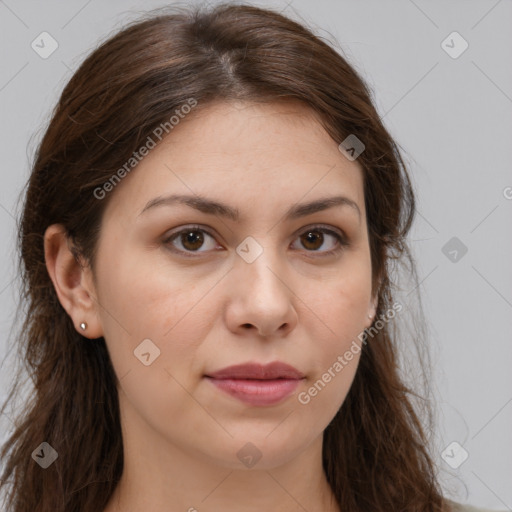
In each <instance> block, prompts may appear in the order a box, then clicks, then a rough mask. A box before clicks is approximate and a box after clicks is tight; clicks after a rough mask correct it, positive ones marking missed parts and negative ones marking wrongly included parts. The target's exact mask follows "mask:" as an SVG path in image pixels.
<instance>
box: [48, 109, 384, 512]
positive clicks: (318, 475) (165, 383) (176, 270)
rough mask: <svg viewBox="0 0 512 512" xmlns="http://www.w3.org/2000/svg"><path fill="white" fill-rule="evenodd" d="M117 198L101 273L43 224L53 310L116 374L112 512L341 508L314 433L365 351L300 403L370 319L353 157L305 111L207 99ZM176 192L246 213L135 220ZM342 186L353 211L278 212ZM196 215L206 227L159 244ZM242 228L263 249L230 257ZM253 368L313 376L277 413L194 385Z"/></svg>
mask: <svg viewBox="0 0 512 512" xmlns="http://www.w3.org/2000/svg"><path fill="white" fill-rule="evenodd" d="M110 194H112V195H111V196H109V200H110V202H109V204H108V206H107V208H106V211H105V215H104V217H103V220H102V225H101V233H100V238H99V241H98V253H97V260H96V265H95V268H94V273H93V272H92V271H91V269H90V268H89V267H88V266H87V265H85V266H84V267H83V268H81V267H80V266H79V265H77V263H76V261H75V260H74V259H73V257H72V255H71V252H70V250H69V245H68V243H67V240H66V237H65V234H64V232H63V229H62V227H61V226H60V225H53V226H50V227H49V228H48V230H47V232H46V234H45V249H46V263H47V268H48V271H49V274H50V276H51V278H52V281H53V283H54V286H55V289H56V292H57V294H58V297H59V300H60V302H61V304H62V306H63V307H64V308H65V310H66V311H67V313H68V314H69V316H70V317H71V318H72V320H73V323H74V325H75V326H76V328H77V330H78V331H79V332H80V333H82V334H83V335H84V336H85V337H86V338H90V340H84V343H87V342H88V343H96V342H97V341H95V338H98V337H101V336H103V337H104V338H105V340H106V343H107V346H108V350H109V353H110V356H111V359H112V362H113V365H114V369H115V372H116V375H117V376H118V378H119V386H118V393H119V402H120V411H121V423H122V436H123V443H124V455H125V462H124V464H125V466H124V473H123V476H122V479H121V482H120V484H119V486H118V487H117V489H116V492H115V493H114V495H113V497H112V499H111V500H110V502H109V504H108V506H107V508H106V509H105V510H106V511H107V512H118V511H123V512H142V511H145V510H152V511H156V512H163V511H166V512H169V511H171V512H174V511H187V510H188V511H190V512H192V511H194V510H197V511H206V510H212V511H213V510H223V511H235V510H236V511H237V512H240V511H261V510H273V511H281V512H288V511H296V510H309V511H314V510H323V511H338V510H339V508H338V506H337V505H336V503H335V501H334V499H333V496H332V493H331V490H330V487H329V485H328V483H327V480H326V477H325V474H324V472H323V469H322V457H321V454H322V439H323V431H324V429H325V428H326V427H327V425H328V424H329V422H330V421H331V420H332V418H333V417H334V415H335V414H336V412H337V410H338V409H339V408H340V406H341V405H342V403H343V401H344V400H345V397H346V395H347V392H348V390H349V389H350V386H351V384H352V381H353V378H354V375H355V372H356V369H357V365H358V361H359V354H355V355H354V357H353V359H352V360H351V361H350V362H349V363H348V364H347V365H346V366H345V367H344V368H343V370H342V371H340V372H339V373H337V374H336V376H335V377H334V378H332V379H331V381H330V382H329V383H328V384H327V385H326V386H325V387H324V388H323V389H322V390H321V391H320V392H318V394H317V395H316V396H314V397H312V398H311V400H310V401H309V403H307V404H302V403H300V401H299V400H298V395H299V393H301V392H305V391H307V390H308V389H309V388H310V387H311V386H312V385H313V384H314V383H315V382H316V381H318V380H319V379H320V378H321V377H322V374H324V373H325V372H326V371H327V369H328V368H329V367H332V366H333V364H334V362H335V361H336V360H337V358H338V356H340V355H343V354H344V353H345V352H346V351H347V350H348V349H349V347H350V346H351V344H352V343H353V341H354V340H356V341H357V336H358V335H359V334H360V333H361V331H363V330H364V328H366V327H369V326H370V325H371V322H372V320H371V319H370V318H369V315H370V316H374V315H375V308H376V301H375V298H374V297H373V296H372V293H371V292H372V290H371V277H372V268H371V260H370V249H369V240H368V233H367V224H366V217H365V204H364V189H363V174H362V170H361V168H360V166H359V164H358V163H357V161H349V160H348V159H347V158H345V156H344V155H342V154H341V152H340V151H339V149H338V146H337V143H336V142H335V141H333V140H332V139H331V138H330V137H329V135H328V134H327V132H326V131H325V130H324V129H323V128H322V127H321V125H320V123H319V122H318V120H317V118H316V117H315V114H314V113H313V112H312V111H310V110H309V109H308V108H307V107H306V106H304V105H302V104H300V103H297V102H287V103H284V102H281V103H276V104H266V105H261V104H260V105H255V104H250V103H239V102H238V103H237V102H230V103H215V104H210V105H207V106H206V108H204V109H203V110H198V111H197V112H193V113H191V114H190V115H189V116H188V117H186V118H185V119H184V120H182V121H181V122H180V124H178V125H177V126H176V127H175V128H174V129H173V131H172V132H171V133H170V134H169V135H168V136H167V137H166V138H165V139H164V140H163V142H162V143H161V144H160V145H158V146H157V147H156V148H154V149H152V150H151V151H150V152H149V154H148V155H147V156H146V157H145V158H144V159H143V160H142V161H141V163H140V164H139V165H138V167H137V168H136V169H135V170H134V171H132V172H131V173H130V174H129V175H127V176H126V177H125V178H124V179H123V180H122V182H121V183H120V184H118V185H117V187H116V188H115V190H114V191H112V192H110ZM169 194H191V195H200V196H204V197H208V198H211V199H215V200H217V201H221V202H223V203H226V204H228V205H230V206H232V207H234V208H238V209H239V211H240V215H241V218H240V219H239V221H234V220H231V219H228V218H223V217H221V216H220V215H211V214H206V213H202V212H199V211H197V210H195V209H193V208H192V207H190V206H187V205H182V204H175V205H172V206H169V205H167V206H158V207H154V208H150V209H149V210H147V211H146V212H145V213H143V214H141V211H142V210H143V209H144V207H145V205H146V204H147V203H148V202H149V201H150V200H152V199H154V198H156V197H159V196H165V195H169ZM338 195H342V196H345V197H348V198H350V199H351V200H352V201H354V202H355V203H356V204H357V206H358V208H359V211H360V216H359V215H358V213H357V210H356V209H355V208H353V207H350V206H347V205H345V206H339V205H338V206H334V207H331V208H329V209H326V210H323V211H319V212H316V213H313V214H310V215H308V216H306V217H303V218H297V219H294V220H285V219H284V213H285V211H286V210H287V209H288V208H289V207H291V206H293V205H295V204H296V203H305V202H310V201H313V200H316V199H320V198H324V197H332V196H338ZM191 224H199V225H200V227H201V228H204V229H206V230H208V231H209V232H210V233H211V234H212V235H213V236H210V235H209V234H208V233H205V232H203V231H199V232H196V235H199V237H200V236H201V235H202V236H203V237H204V240H203V244H202V245H201V242H200V241H199V242H197V241H194V240H196V239H194V240H193V241H192V242H188V243H187V239H184V238H183V237H181V238H180V236H178V237H176V238H175V239H174V241H167V242H166V241H165V239H166V238H169V236H170V235H171V234H173V233H174V234H175V233H177V232H178V231H180V229H184V228H187V227H189V226H190V225H191ZM317 224H320V225H322V226H323V227H326V228H329V229H331V230H333V231H338V232H341V233H342V234H344V236H345V237H346V238H347V240H348V243H349V245H348V246H346V247H343V246H340V245H339V242H338V241H337V240H336V238H335V237H334V236H333V235H330V234H322V233H321V232H318V231H315V230H313V231H314V233H315V234H316V235H317V238H316V239H314V240H313V241H309V242H308V238H307V236H306V235H307V233H308V232H309V231H311V230H312V228H313V227H314V226H315V225H317ZM248 236H251V237H253V238H254V239H255V240H256V241H257V243H258V244H259V245H260V246H261V248H262V249H263V252H262V253H261V254H260V255H259V257H257V258H256V259H255V260H254V261H253V262H252V263H248V262H247V261H246V260H244V259H243V258H242V257H240V256H239V255H238V253H237V252H236V249H237V247H238V246H239V244H240V243H241V242H242V241H244V239H245V238H246V237H248ZM322 237H323V238H322ZM199 240H200V238H199ZM337 247H340V248H341V250H340V252H338V253H336V254H332V255H328V254H327V253H328V252H329V251H330V250H331V249H336V248H337ZM171 248H174V249H175V250H176V251H178V252H176V253H174V252H172V251H171ZM180 250H181V253H179V251H180ZM187 250H188V254H192V256H193V257H190V258H187V256H186V254H187ZM194 250H195V251H196V252H194ZM81 322H86V323H87V330H86V331H85V332H83V331H82V330H81V329H80V327H79V325H80V323H81ZM148 338H149V339H150V340H152V343H154V345H156V346H157V347H158V349H159V350H160V355H159V356H158V357H157V358H156V359H154V360H152V362H151V363H150V364H149V365H147V366H146V365H144V364H142V362H141V361H140V360H139V359H138V358H137V357H135V355H134V350H136V348H137V347H138V346H139V344H140V343H141V342H142V340H144V339H148ZM358 344H359V345H360V342H359V341H358ZM363 349H364V347H363ZM151 357H153V356H151ZM248 361H257V362H260V363H268V362H271V361H283V362H286V363H289V364H291V365H292V366H294V367H296V368H297V369H299V370H300V371H302V372H303V373H304V374H305V375H306V378H305V379H303V380H302V381H301V382H300V384H299V387H298V388H297V390H296V391H295V392H294V393H293V394H292V395H291V396H289V397H288V398H286V399H285V400H284V401H282V402H280V403H279V404H277V405H273V406H253V405H248V404H246V403H244V402H241V401H239V400H237V399H236V398H233V397H231V396H230V395H227V394H225V393H224V392H222V391H220V390H218V389H217V388H216V387H215V386H214V385H212V384H211V382H209V381H208V380H206V379H205V378H204V375H205V374H206V373H208V372H212V371H215V370H218V369H221V368H224V367H226V366H230V365H233V364H239V363H242V362H248ZM248 442H250V443H252V444H253V445H255V447H257V450H258V453H260V454H261V458H260V460H259V461H258V462H257V463H256V464H255V465H254V466H253V467H251V468H249V467H246V466H245V465H244V464H243V463H242V462H241V461H240V460H239V458H238V457H237V452H238V451H239V450H240V449H242V447H244V446H245V445H246V443H248ZM302 507H303V508H302Z"/></svg>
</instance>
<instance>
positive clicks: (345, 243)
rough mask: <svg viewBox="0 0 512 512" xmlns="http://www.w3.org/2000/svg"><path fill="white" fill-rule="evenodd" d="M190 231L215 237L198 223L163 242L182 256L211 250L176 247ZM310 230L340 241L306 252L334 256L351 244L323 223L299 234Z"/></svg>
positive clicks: (192, 255) (189, 256) (194, 255)
mask: <svg viewBox="0 0 512 512" xmlns="http://www.w3.org/2000/svg"><path fill="white" fill-rule="evenodd" d="M190 231H200V232H203V233H206V234H207V235H208V236H210V237H211V238H213V239H215V236H214V235H213V234H212V233H210V231H209V230H207V229H205V228H203V227H201V226H198V225H191V226H187V227H186V228H184V229H180V231H176V232H174V233H171V234H170V235H169V236H167V237H166V238H165V239H164V240H163V243H164V244H165V245H168V246H169V250H171V251H172V252H174V253H177V254H180V255H182V256H185V257H186V258H197V257H198V256H196V254H201V253H202V252H205V253H206V252H209V251H183V250H181V249H176V248H175V247H173V246H172V244H171V242H172V241H173V240H174V239H176V238H178V237H179V235H181V234H182V233H187V232H190ZM310 231H313V232H317V233H323V234H327V235H332V236H333V237H334V238H335V239H336V241H337V242H338V246H337V247H336V248H335V249H331V250H330V251H308V250H307V249H306V252H312V253H316V252H318V253H319V254H321V256H320V257H327V256H334V255H336V254H338V253H340V252H341V251H343V250H344V249H345V248H346V247H348V246H349V242H348V241H347V239H346V237H345V236H344V235H341V234H340V233H338V232H336V231H333V230H332V229H328V228H326V227H324V226H321V225H316V226H312V227H309V228H307V229H305V230H304V231H302V232H301V233H299V235H298V236H299V237H300V236H301V235H304V234H306V233H308V232H310Z"/></svg>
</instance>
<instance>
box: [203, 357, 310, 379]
mask: <svg viewBox="0 0 512 512" xmlns="http://www.w3.org/2000/svg"><path fill="white" fill-rule="evenodd" d="M206 377H212V378H214V379H259V380H271V379H302V378H304V374H303V373H301V372H300V371H299V370H297V368H294V367H293V366H290V365H289V364H286V363H282V362H280V361H276V362H273V363H269V364H259V363H243V364H237V365H234V366H228V367H227V368H223V369H222V370H218V371H216V372H213V373H208V374H207V375H206Z"/></svg>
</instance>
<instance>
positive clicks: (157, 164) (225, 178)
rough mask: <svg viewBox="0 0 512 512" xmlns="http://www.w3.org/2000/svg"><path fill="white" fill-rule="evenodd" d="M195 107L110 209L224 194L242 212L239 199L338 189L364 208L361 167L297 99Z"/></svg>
mask: <svg viewBox="0 0 512 512" xmlns="http://www.w3.org/2000/svg"><path fill="white" fill-rule="evenodd" d="M199 107H200V108H198V109H197V111H195V112H192V113H190V114H189V115H188V116H183V119H182V120H181V121H180V122H179V123H178V124H177V125H175V126H174V127H173V129H172V131H170V133H169V134H168V135H166V137H165V138H163V140H162V142H161V143H160V144H159V145H157V146H156V147H155V148H154V149H151V150H150V151H149V152H148V154H147V156H145V157H144V158H143V159H142V160H141V161H140V163H139V164H138V165H137V166H136V167H135V169H134V170H133V171H131V172H130V173H129V174H128V175H127V176H126V177H125V178H123V180H122V181H121V183H120V184H119V185H117V187H116V190H115V191H114V192H113V194H114V197H112V198H110V199H111V201H110V204H109V208H110V209H115V210H117V211H118V212H120V211H121V210H122V211H124V214H126V215H130V210H131V213H133V211H134V210H137V213H139V212H140V211H141V209H143V208H144V205H145V204H146V203H147V201H149V200H151V199H153V198H154V197H156V196H159V195H163V194H166V193H186V194H198V195H201V196H208V197H212V198H215V197H216V198H222V199H223V201H224V202H226V201H227V200H230V202H231V203H232V204H234V205H235V204H236V205H241V208H240V209H242V210H243V205H244V204H245V205H247V206H250V207H251V208H257V206H258V200H259V199H262V196H263V195H264V196H265V198H266V200H267V201H269V200H270V199H273V200H274V202H278V203H280V202H281V203H282V202H290V201H299V200H301V198H304V199H305V200H306V199H308V200H312V199H315V198H316V197H317V196H318V197H320V196H325V195H326V194H328V193H332V192H340V193H343V194H344V195H350V196H351V198H352V199H353V200H354V201H356V202H358V203H359V204H360V207H361V208H362V207H363V204H364V202H363V201H364V199H363V181H362V170H361V169H360V167H359V165H358V164H357V163H356V162H352V161H349V160H348V159H346V158H345V157H344V156H343V155H342V154H341V152H340V151H339V149H338V144H337V143H336V141H334V140H333V139H332V138H331V137H330V136H329V135H328V133H327V132H326V131H325V129H324V128H323V127H322V125H321V123H320V121H319V118H318V116H317V115H316V114H315V112H314V111H312V110H311V109H310V108H309V107H307V106H306V105H304V104H303V103H301V102H298V101H292V102H290V101H288V102H279V103H270V104H254V103H246V102H233V101H231V102H216V103H212V104H209V105H206V106H201V105H199ZM196 108H197V107H196ZM263 203H264V202H261V205H263ZM265 204H267V203H266V202H265Z"/></svg>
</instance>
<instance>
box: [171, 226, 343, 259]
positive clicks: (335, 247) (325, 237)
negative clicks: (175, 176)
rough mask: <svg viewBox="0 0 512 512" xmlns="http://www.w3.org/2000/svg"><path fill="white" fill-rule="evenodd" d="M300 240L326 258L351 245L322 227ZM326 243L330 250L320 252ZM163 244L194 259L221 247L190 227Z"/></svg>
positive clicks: (309, 231)
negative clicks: (195, 254) (196, 254)
mask: <svg viewBox="0 0 512 512" xmlns="http://www.w3.org/2000/svg"><path fill="white" fill-rule="evenodd" d="M298 240H299V241H300V242H301V245H302V247H303V248H305V249H306V250H307V252H318V253H321V254H322V255H324V256H325V255H327V256H328V255H333V254H336V253H338V252H340V251H341V250H343V249H344V248H345V247H347V246H348V245H349V243H348V241H347V240H346V238H345V237H344V236H343V235H342V234H341V233H338V232H337V231H334V230H332V229H327V228H325V227H322V226H313V227H312V228H309V229H308V230H306V231H304V232H303V233H302V234H301V235H300V236H299V239H298ZM326 241H327V246H328V249H327V250H320V249H321V247H322V246H324V245H325V244H326ZM208 242H209V243H208ZM163 243H164V244H166V245H168V246H169V248H170V250H171V251H172V252H175V253H179V254H182V255H184V256H186V257H194V256H193V254H194V253H205V252H208V251H210V250H215V248H216V247H219V246H218V245H217V244H216V242H215V238H214V236H213V235H212V234H211V233H209V232H208V231H207V230H205V229H204V228H202V227H200V226H189V227H187V228H185V229H181V230H180V231H176V232H174V233H171V234H170V235H169V236H168V237H166V238H165V239H164V240H163ZM205 247H206V248H205ZM200 249H204V250H200ZM299 250H300V249H299Z"/></svg>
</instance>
